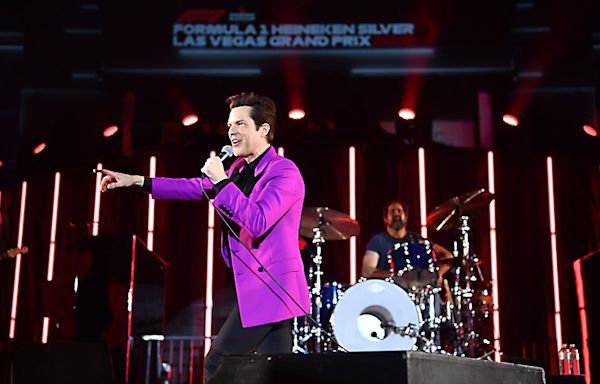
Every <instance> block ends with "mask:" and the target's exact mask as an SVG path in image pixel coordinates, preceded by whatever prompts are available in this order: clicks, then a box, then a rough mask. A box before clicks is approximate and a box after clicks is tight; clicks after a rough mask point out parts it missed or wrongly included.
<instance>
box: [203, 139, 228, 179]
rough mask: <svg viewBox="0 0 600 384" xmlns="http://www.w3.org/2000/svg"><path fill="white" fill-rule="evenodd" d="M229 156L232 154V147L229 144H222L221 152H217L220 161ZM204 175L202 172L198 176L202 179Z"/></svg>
mask: <svg viewBox="0 0 600 384" xmlns="http://www.w3.org/2000/svg"><path fill="white" fill-rule="evenodd" d="M231 156H233V147H232V146H231V145H224V146H223V148H221V152H219V159H221V161H225V160H226V159H228V158H230V157H231ZM205 177H206V175H205V174H204V173H202V175H201V176H200V178H202V179H204V178H205Z"/></svg>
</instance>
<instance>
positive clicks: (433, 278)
mask: <svg viewBox="0 0 600 384" xmlns="http://www.w3.org/2000/svg"><path fill="white" fill-rule="evenodd" d="M388 263H389V264H390V266H391V268H392V269H393V270H394V272H395V274H396V276H394V282H395V283H396V284H398V285H400V286H401V287H402V288H404V289H406V290H407V291H413V290H418V289H421V288H426V287H434V286H435V285H436V283H437V279H438V272H437V271H438V268H437V266H436V265H435V252H434V251H433V249H432V246H431V242H430V241H429V240H422V241H420V242H418V243H412V242H403V243H397V244H394V246H393V247H392V249H390V251H389V252H388Z"/></svg>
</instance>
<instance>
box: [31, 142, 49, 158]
mask: <svg viewBox="0 0 600 384" xmlns="http://www.w3.org/2000/svg"><path fill="white" fill-rule="evenodd" d="M44 149H46V143H40V144H38V145H37V147H35V148H34V149H33V154H34V155H38V154H40V153H41V152H42V151H43V150H44Z"/></svg>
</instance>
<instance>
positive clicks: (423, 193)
mask: <svg viewBox="0 0 600 384" xmlns="http://www.w3.org/2000/svg"><path fill="white" fill-rule="evenodd" d="M418 156H419V208H420V217H421V236H422V237H424V238H427V189H426V188H425V184H426V183H425V181H426V178H425V175H426V173H425V149H424V148H419V151H418Z"/></svg>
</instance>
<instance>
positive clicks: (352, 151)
mask: <svg viewBox="0 0 600 384" xmlns="http://www.w3.org/2000/svg"><path fill="white" fill-rule="evenodd" d="M348 163H349V166H348V173H349V175H348V176H349V177H348V179H349V181H350V185H349V189H350V218H351V219H353V220H356V148H355V147H350V148H349V149H348ZM355 283H356V236H352V237H351V238H350V284H355Z"/></svg>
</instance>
